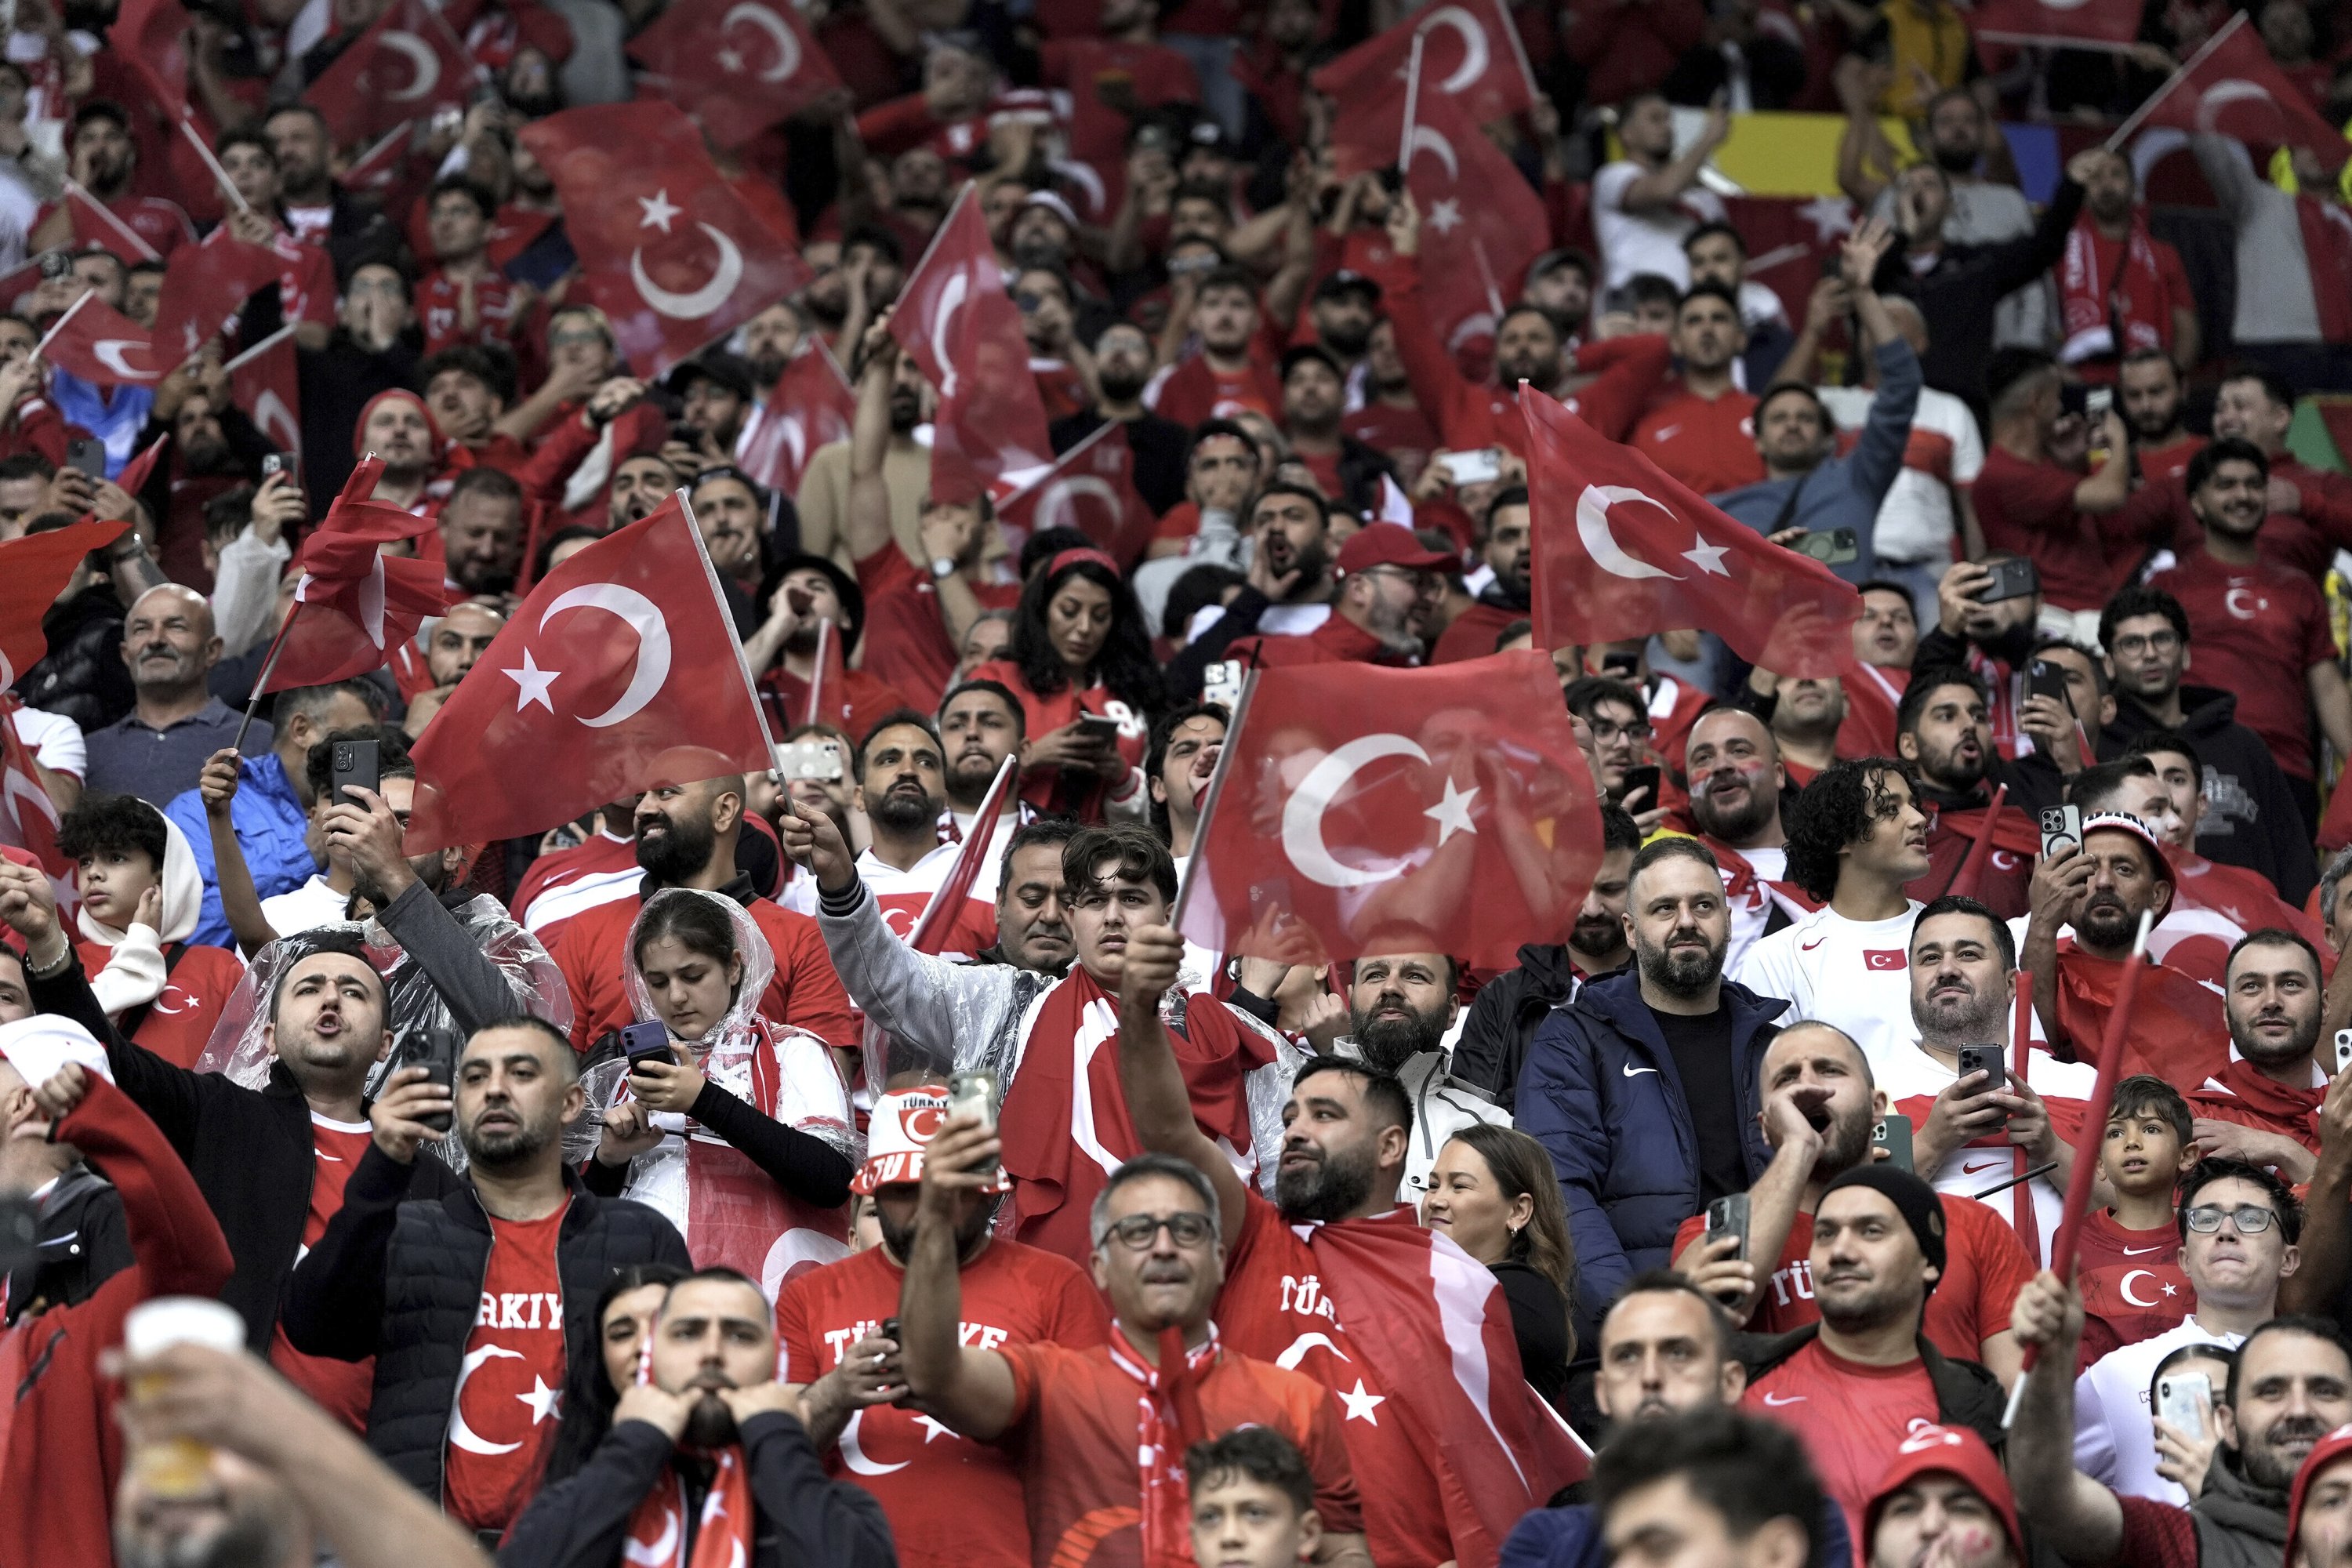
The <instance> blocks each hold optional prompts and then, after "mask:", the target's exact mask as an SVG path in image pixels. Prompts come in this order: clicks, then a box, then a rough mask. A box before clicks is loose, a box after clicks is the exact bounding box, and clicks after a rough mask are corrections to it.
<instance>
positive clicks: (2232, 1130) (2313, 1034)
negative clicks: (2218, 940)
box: [2188, 929, 2330, 1185]
mask: <svg viewBox="0 0 2352 1568" xmlns="http://www.w3.org/2000/svg"><path fill="white" fill-rule="evenodd" d="M2221 998H2222V1006H2223V1008H2224V1009H2225V1011H2226V1013H2227V1015H2228V1017H2229V1023H2230V1059H2229V1061H2228V1063H2227V1064H2225V1065H2224V1066H2223V1067H2222V1068H2221V1070H2220V1071H2218V1072H2216V1073H2213V1074H2212V1075H2211V1076H2210V1077H2208V1078H2207V1079H2205V1081H2204V1083H2202V1084H2201V1085H2200V1086H2198V1087H2197V1088H2195V1089H2189V1091H2188V1100H2189V1110H2191V1111H2192V1112H2194V1113H2195V1115H2196V1117H2197V1123H2196V1130H2197V1144H2198V1148H2199V1150H2200V1152H2203V1153H2206V1154H2218V1155H2222V1156H2225V1157H2228V1158H2231V1159H2239V1160H2244V1161H2247V1162H2249V1163H2252V1164H2256V1165H2263V1166H2266V1167H2268V1168H2270V1169H2272V1170H2274V1171H2276V1172H2277V1173H2279V1174H2280V1175H2281V1176H2283V1177H2284V1178H2285V1179H2286V1180H2287V1181H2289V1182H2291V1183H2294V1184H2298V1185H2300V1184H2305V1183H2307V1182H2309V1181H2310V1180H2311V1178H2312V1173H2313V1172H2314V1170H2315V1167H2316V1163H2317V1158H2318V1154H2319V1111H2320V1106H2321V1104H2322V1102H2324V1101H2325V1100H2326V1098H2327V1087H2328V1080H2329V1078H2330V1073H2329V1069H2328V1068H2326V1067H2323V1066H2321V1065H2320V1062H2319V1059H2318V1057H2319V1032H2320V1031H2319V1026H2320V1008H2321V1002H2322V998H2323V989H2322V986H2321V984H2320V978H2319V953H2318V951H2317V950H2316V949H2315V948H2314V947H2313V946H2312V945H2311V943H2310V942H2306V941H2305V940H2304V939H2303V938H2302V937H2300V936H2298V935H2296V934H2295V933H2294V932H2293V931H2280V930H2277V929H2270V930H2265V931H2252V932H2250V933H2248V934H2247V935H2246V936H2244V937H2242V938H2241V939H2240V940H2239V942H2238V944H2237V945H2236V946H2235V947H2233V948H2231V950H2230V966H2229V970H2228V973H2227V974H2226V975H2225V976H2224V980H2223V984H2222V987H2221Z"/></svg>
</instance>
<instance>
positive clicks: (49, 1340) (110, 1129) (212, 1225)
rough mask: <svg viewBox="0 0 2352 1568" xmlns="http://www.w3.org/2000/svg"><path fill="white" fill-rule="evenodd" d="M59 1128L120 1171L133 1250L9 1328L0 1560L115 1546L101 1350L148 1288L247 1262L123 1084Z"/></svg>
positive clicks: (196, 1288)
mask: <svg viewBox="0 0 2352 1568" xmlns="http://www.w3.org/2000/svg"><path fill="white" fill-rule="evenodd" d="M57 1136H58V1139H59V1140H60V1141H61V1142H68V1143H71V1144H73V1145H74V1146H75V1147H76V1148H78V1149H79V1150H80V1151H81V1152H83V1153H84V1154H85V1155H88V1156H89V1158H90V1159H91V1160H92V1161H93V1162H95V1163H98V1164H100V1165H102V1166H104V1167H105V1170H106V1173H107V1174H108V1175H109V1176H110V1177H111V1178H113V1181H114V1184H115V1187H116V1188H117V1190H119V1191H120V1192H121V1194H122V1214H123V1220H124V1223H125V1225H126V1226H128V1228H129V1230H130V1232H131V1256H132V1258H134V1259H135V1261H134V1262H133V1263H132V1264H131V1267H130V1268H126V1269H124V1270H123V1271H122V1272H121V1273H120V1274H117V1275H116V1276H115V1277H114V1278H113V1279H109V1280H108V1281H107V1282H106V1283H105V1284H103V1285H101V1286H100V1287H99V1289H98V1293H97V1294H96V1295H94V1296H92V1297H90V1299H89V1300H87V1301H83V1302H81V1303H79V1305H76V1306H71V1307H58V1308H54V1309H52V1310H49V1311H47V1312H44V1313H42V1314H41V1315H40V1316H39V1317H37V1318H31V1319H27V1320H26V1321H24V1322H21V1323H19V1324H17V1325H16V1327H15V1328H13V1329H10V1330H8V1331H6V1332H5V1335H0V1367H5V1368H6V1369H8V1375H7V1378H6V1381H5V1387H6V1388H7V1389H10V1390H16V1391H20V1392H18V1393H17V1394H16V1403H15V1405H14V1407H13V1408H12V1409H10V1410H9V1411H8V1412H7V1413H6V1414H5V1415H0V1497H6V1498H9V1499H12V1500H13V1501H12V1503H11V1505H10V1506H8V1507H6V1508H0V1563H12V1564H13V1563H111V1562H112V1561H113V1560H114V1542H113V1539H112V1536H111V1534H110V1521H111V1520H112V1518H113V1513H114V1486H115V1482H116V1481H117V1480H119V1479H121V1475H122V1430H121V1427H120V1426H116V1425H115V1421H114V1389H113V1387H112V1386H111V1384H112V1380H111V1379H109V1378H103V1377H100V1375H99V1371H98V1358H99V1355H100V1352H103V1351H106V1350H109V1349H110V1348H112V1347H113V1346H115V1345H119V1344H121V1342H122V1320H123V1318H124V1317H125V1316H126V1315H128V1314H129V1312H130V1310H131V1308H133V1307H135V1306H137V1305H138V1304H139V1303H140V1302H142V1301H144V1300H148V1299H149V1298H150V1297H153V1296H216V1295H218V1294H219V1293H220V1289H221V1287H222V1286H223V1285H226V1284H227V1283H228V1277H229V1274H230V1273H231V1271H232V1270H233V1269H234V1268H236V1264H235V1262H234V1260H233V1259H231V1258H230V1257H229V1251H228V1242H227V1240H226V1238H224V1237H222V1235H221V1228H220V1225H219V1223H218V1222H217V1221H215V1219H214V1218H213V1214H212V1210H210V1209H209V1208H207V1207H205V1199H204V1194H202V1193H200V1192H198V1191H197V1190H196V1184H195V1179H194V1177H193V1176H190V1175H189V1174H188V1168H187V1167H186V1166H185V1165H183V1164H182V1163H180V1157H179V1156H178V1155H177V1154H174V1153H173V1152H172V1146H171V1145H170V1144H169V1143H166V1142H164V1141H163V1133H161V1132H159V1131H156V1128H155V1124H154V1123H153V1122H152V1121H148V1120H147V1118H146V1116H145V1115H144V1114H143V1113H142V1111H141V1110H140V1109H139V1108H138V1107H137V1106H136V1105H133V1104H132V1103H131V1099H130V1097H129V1096H128V1095H126V1094H124V1093H123V1092H122V1091H121V1089H117V1088H115V1087H114V1086H113V1085H112V1084H110V1083H107V1082H104V1081H102V1080H93V1081H92V1082H91V1084H90V1086H89V1093H88V1094H87V1095H85V1096H84V1097H83V1099H82V1102H81V1103H80V1104H79V1105H77V1106H76V1107H74V1109H73V1110H72V1112H71V1113H70V1114H69V1115H68V1116H67V1117H66V1119H65V1120H64V1121H61V1122H59V1123H58V1130H57ZM32 1499H37V1500H39V1506H37V1507H33V1506H28V1503H27V1500H32Z"/></svg>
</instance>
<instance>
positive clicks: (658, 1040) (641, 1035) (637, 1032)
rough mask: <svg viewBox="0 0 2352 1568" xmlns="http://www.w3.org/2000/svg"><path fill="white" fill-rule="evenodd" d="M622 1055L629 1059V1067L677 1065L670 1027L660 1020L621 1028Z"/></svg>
mask: <svg viewBox="0 0 2352 1568" xmlns="http://www.w3.org/2000/svg"><path fill="white" fill-rule="evenodd" d="M621 1054H622V1055H623V1056H625V1057H626V1058H629V1066H630V1067H631V1068H635V1066H636V1065H637V1064H638V1063H639V1062H668V1063H669V1064H670V1065H672V1066H673V1067H675V1066H676V1065H677V1051H676V1050H675V1049H673V1048H672V1047H671V1046H670V1043H669V1026H668V1025H667V1024H665V1023H663V1022H662V1021H661V1020H660V1019H658V1018H654V1019H649V1020H647V1021H646V1022H645V1023H642V1024H624V1025H622V1026H621Z"/></svg>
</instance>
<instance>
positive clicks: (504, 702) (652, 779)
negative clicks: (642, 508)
mask: <svg viewBox="0 0 2352 1568" xmlns="http://www.w3.org/2000/svg"><path fill="white" fill-rule="evenodd" d="M415 759H416V808H415V813H414V815H413V816H411V817H410V819H409V826H408V840H407V842H408V852H409V853H410V854H412V855H422V854H425V852H427V851H428V850H433V849H438V848H442V847H446V846H447V845H451V844H478V843H484V842H487V841H488V840H491V839H497V838H512V837H519V836H520V835H523V834H535V833H539V832H541V831H543V830H545V829H546V828H549V827H551V826H554V825H555V824H557V823H559V822H563V821H568V820H570V819H571V818H573V817H576V816H581V815H582V814H583V813H584V812H586V811H588V810H589V809H590V808H592V807H593V806H595V805H599V804H600V803H603V802H607V801H614V800H618V799H620V798H621V797H622V796H624V795H635V794H636V793H638V792H639V791H641V790H644V789H646V788H648V787H650V786H652V785H654V784H662V783H673V784H688V783H692V782H694V781H697V780H699V779H707V778H713V777H716V776H717V775H719V774H720V773H741V772H743V771H744V770H746V769H749V768H764V767H767V766H768V765H769V764H770V762H771V758H770V755H769V752H768V735H767V731H766V730H765V729H763V728H762V727H761V723H760V708H759V702H758V700H757V699H756V698H755V697H754V696H753V694H752V690H751V670H750V669H749V668H746V667H745V665H744V663H743V649H742V646H741V645H740V644H739V643H738V642H737V641H736V640H735V629H734V625H733V623H732V622H731V621H730V620H729V619H728V615H727V602H726V600H725V598H724V597H722V596H721V595H720V592H719V578H718V576H717V574H715V573H713V572H712V571H711V568H710V562H709V557H708V556H706V555H705V554H704V553H703V552H702V539H701V536H700V535H699V534H698V532H697V531H696V530H695V526H694V521H693V519H692V518H690V517H688V515H687V511H686V502H685V499H684V498H683V497H682V496H677V495H673V496H671V497H670V499H669V500H667V501H665V502H663V503H662V505H661V506H660V507H659V508H658V509H657V510H655V511H654V513H653V515H651V516H650V517H646V518H644V519H642V520H640V521H636V522H633V523H631V524H630V525H629V526H628V527H626V528H624V529H620V530H617V531H614V532H613V533H611V534H608V535H606V536H605V537H604V538H603V539H600V540H598V541H597V542H595V543H593V544H592V545H590V546H588V548H587V549H585V550H583V551H581V552H579V553H578V554H576V555H574V556H572V558H571V559H570V560H568V561H566V562H564V563H562V565H560V566H558V567H557V568H556V569H555V570H554V571H552V572H550V573H549V574H547V575H546V576H545V577H542V578H541V579H540V581H539V585H538V586H537V587H535V588H533V589H532V590H531V591H530V597H528V598H526V599H525V600H524V601H523V602H522V604H521V605H520V607H519V608H517V609H516V611H515V613H514V616H513V618H512V619H510V620H509V621H508V622H507V627H506V630H504V631H502V632H500V633H499V636H498V640H497V641H495V642H493V643H491V644H490V646H489V647H488V650H487V651H486V652H484V653H483V655H482V657H481V658H480V659H479V660H478V661H477V662H476V664H475V665H474V668H472V669H470V670H468V671H467V674H466V678H465V679H463V680H461V681H459V682H458V683H457V690H456V691H455V692H453V693H452V694H451V695H450V698H449V700H448V701H446V702H445V703H443V704H442V705H441V710H440V712H438V713H436V714H435V715H434V718H433V722H432V723H431V724H429V725H427V726H426V727H425V734H424V736H423V737H422V738H421V739H420V740H419V741H418V742H417V743H416V747H415Z"/></svg>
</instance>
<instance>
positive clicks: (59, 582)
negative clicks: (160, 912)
mask: <svg viewBox="0 0 2352 1568" xmlns="http://www.w3.org/2000/svg"><path fill="white" fill-rule="evenodd" d="M162 445H163V443H162V442H161V441H160V440H159V441H157V442H156V443H154V445H153V446H151V447H149V448H148V450H149V452H151V453H152V451H154V450H155V448H156V447H161V446H162ZM130 526H131V525H130V524H129V523H127V522H121V521H116V522H96V521H89V520H87V519H85V520H84V521H80V522H74V523H68V524H67V525H66V526H65V527H63V528H55V529H51V530H49V531H47V532H46V533H35V534H28V535H26V536H25V537H24V538H22V539H11V540H8V541H6V542H0V844H5V845H8V846H11V847H15V848H18V849H23V850H25V851H26V852H27V853H29V854H30V855H31V856H32V857H33V858H34V859H36V860H37V861H38V862H40V867H41V869H42V870H43V871H45V872H46V873H47V875H48V879H49V884H50V886H51V887H53V888H54V889H57V893H58V900H59V906H60V908H63V909H65V910H68V911H70V910H71V909H72V908H73V906H74V905H75V903H76V902H77V901H78V895H77V894H76V892H75V890H74V889H75V883H74V865H73V862H72V861H70V860H68V858H66V857H65V856H64V854H63V853H61V852H60V851H59V850H58V808H57V803H56V802H55V801H52V800H51V799H50V798H49V793H48V791H47V790H46V789H44V788H42V787H41V778H40V774H39V773H36V772H35V771H34V768H33V756H32V751H31V749H30V748H29V747H27V746H26V744H25V742H24V741H23V739H22V738H21V737H19V736H18V735H17V733H16V710H17V709H18V708H19V707H21V706H23V704H21V703H20V702H19V701H18V700H17V699H16V693H15V692H13V691H11V690H9V689H8V688H10V687H13V686H15V685H16V679H17V678H18V677H19V676H21V675H23V674H24V673H25V672H26V670H28V669H30V668H33V666H35V665H37V664H38V663H40V662H41V656H42V655H43V654H45V653H47V651H48V648H49V643H48V637H47V634H46V633H44V632H43V631H42V630H41V617H42V616H46V615H47V613H48V611H49V606H51V605H54V604H56V603H57V600H58V595H59V594H62V593H64V592H65V590H66V584H68V583H69V582H71V581H72V580H73V574H74V569H75V568H76V567H78V566H79V565H80V564H81V563H82V558H83V557H84V556H86V555H88V554H89V552H91V551H93V550H103V549H105V548H106V547H107V546H108V545H110V544H111V543H113V542H115V541H116V540H118V539H120V538H121V537H122V535H123V532H124V531H126V530H127V529H129V528H130Z"/></svg>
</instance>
